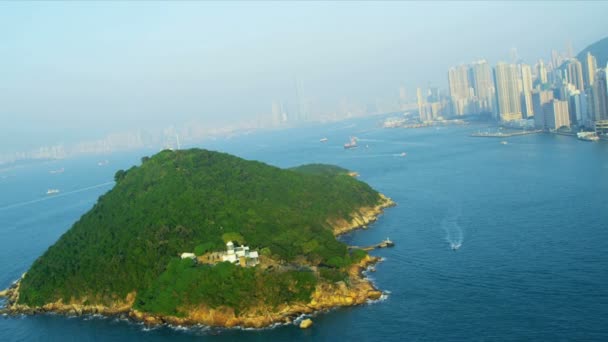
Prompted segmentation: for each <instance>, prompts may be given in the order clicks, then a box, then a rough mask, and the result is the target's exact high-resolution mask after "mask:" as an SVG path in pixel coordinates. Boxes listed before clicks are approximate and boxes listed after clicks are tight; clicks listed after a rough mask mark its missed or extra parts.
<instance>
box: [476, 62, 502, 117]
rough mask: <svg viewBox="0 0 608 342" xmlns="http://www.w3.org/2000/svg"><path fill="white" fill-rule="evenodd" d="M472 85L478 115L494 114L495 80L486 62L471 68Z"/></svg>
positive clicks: (477, 63)
mask: <svg viewBox="0 0 608 342" xmlns="http://www.w3.org/2000/svg"><path fill="white" fill-rule="evenodd" d="M470 71H471V83H472V88H473V93H474V97H475V102H476V109H477V110H476V112H477V113H493V112H494V96H495V93H496V90H495V89H494V80H493V79H492V68H490V65H489V64H488V62H486V61H485V60H480V61H477V62H474V63H473V64H472V65H471V68H470Z"/></svg>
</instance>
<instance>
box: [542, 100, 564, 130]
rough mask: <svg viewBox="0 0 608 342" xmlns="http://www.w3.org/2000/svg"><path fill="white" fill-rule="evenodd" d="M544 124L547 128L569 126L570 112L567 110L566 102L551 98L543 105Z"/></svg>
mask: <svg viewBox="0 0 608 342" xmlns="http://www.w3.org/2000/svg"><path fill="white" fill-rule="evenodd" d="M544 107H545V108H544V112H545V125H546V127H547V128H548V129H551V130H554V129H558V128H561V127H570V114H569V112H568V102H567V101H560V100H551V101H550V102H549V103H546V104H545V105H544Z"/></svg>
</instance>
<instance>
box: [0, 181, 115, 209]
mask: <svg viewBox="0 0 608 342" xmlns="http://www.w3.org/2000/svg"><path fill="white" fill-rule="evenodd" d="M110 184H114V181H112V182H105V183H101V184H97V185H92V186H87V187H85V188H80V189H76V190H72V191H68V192H64V193H61V194H58V195H53V196H47V197H42V198H37V199H35V200H31V201H25V202H20V203H14V204H9V205H7V206H5V207H0V211H2V210H7V209H12V208H17V207H22V206H24V205H30V204H34V203H38V202H43V201H48V200H51V199H56V198H60V197H64V196H69V195H73V194H76V193H79V192H83V191H88V190H92V189H97V188H101V187H104V186H108V185H110Z"/></svg>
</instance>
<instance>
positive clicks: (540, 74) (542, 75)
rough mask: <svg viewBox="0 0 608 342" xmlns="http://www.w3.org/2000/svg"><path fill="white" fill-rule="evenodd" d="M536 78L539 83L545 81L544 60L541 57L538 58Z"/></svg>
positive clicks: (544, 82) (545, 69)
mask: <svg viewBox="0 0 608 342" xmlns="http://www.w3.org/2000/svg"><path fill="white" fill-rule="evenodd" d="M538 80H539V81H540V84H546V83H547V81H548V80H547V68H546V67H545V62H543V60H542V59H539V60H538Z"/></svg>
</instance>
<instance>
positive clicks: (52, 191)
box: [46, 189, 59, 195]
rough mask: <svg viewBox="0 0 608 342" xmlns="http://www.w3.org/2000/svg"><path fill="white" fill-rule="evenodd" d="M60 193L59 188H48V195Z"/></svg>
mask: <svg viewBox="0 0 608 342" xmlns="http://www.w3.org/2000/svg"><path fill="white" fill-rule="evenodd" d="M58 193H59V189H48V190H47V191H46V194H47V195H55V194H58Z"/></svg>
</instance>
